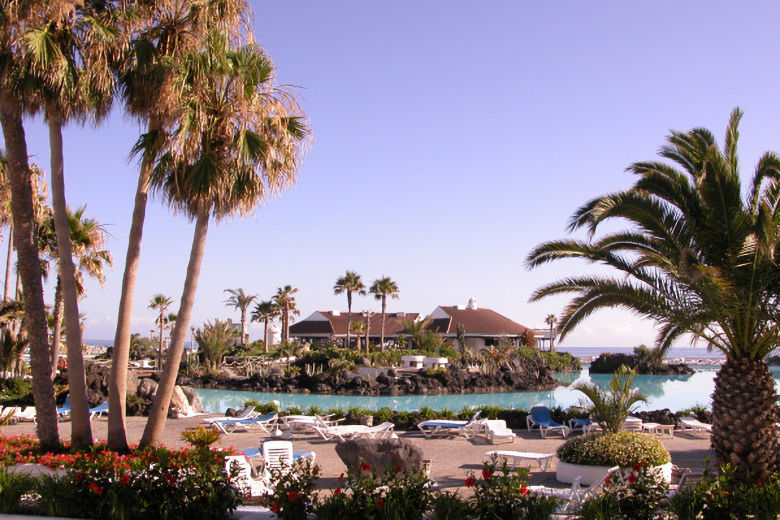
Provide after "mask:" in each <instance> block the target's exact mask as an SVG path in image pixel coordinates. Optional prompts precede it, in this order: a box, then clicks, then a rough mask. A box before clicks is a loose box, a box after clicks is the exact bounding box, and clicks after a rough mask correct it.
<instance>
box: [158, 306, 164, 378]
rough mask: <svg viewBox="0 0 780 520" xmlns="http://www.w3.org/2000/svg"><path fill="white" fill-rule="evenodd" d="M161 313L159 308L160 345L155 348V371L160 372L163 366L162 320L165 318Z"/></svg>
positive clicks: (161, 308) (162, 310)
mask: <svg viewBox="0 0 780 520" xmlns="http://www.w3.org/2000/svg"><path fill="white" fill-rule="evenodd" d="M163 312H165V309H164V308H163V307H160V344H159V346H158V347H157V371H158V372H162V366H163V327H164V325H163V323H164V322H163V319H164V318H165V317H164V316H163Z"/></svg>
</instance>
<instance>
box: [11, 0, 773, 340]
mask: <svg viewBox="0 0 780 520" xmlns="http://www.w3.org/2000/svg"><path fill="white" fill-rule="evenodd" d="M253 7H254V27H255V35H256V37H257V39H258V40H259V41H260V42H261V43H262V45H263V46H264V47H265V49H266V50H267V51H268V53H269V54H270V55H271V57H272V58H273V60H274V61H275V63H276V67H277V75H278V79H279V81H280V82H281V83H285V84H292V85H297V86H299V87H300V88H299V93H300V96H301V101H302V104H303V107H304V109H305V111H306V113H307V114H308V116H309V118H310V119H311V124H312V128H313V131H314V142H313V145H312V147H311V149H310V151H309V153H308V155H307V156H306V158H305V160H304V164H303V167H302V169H301V171H300V180H299V182H298V184H297V185H296V186H295V187H294V188H292V189H290V190H289V191H287V192H286V193H284V194H283V196H282V197H281V198H280V199H278V200H274V201H271V202H269V203H268V204H266V205H265V206H264V207H263V208H260V209H258V211H257V212H256V213H255V214H254V215H253V216H251V217H249V218H247V219H244V220H238V219H236V220H233V221H231V222H228V223H226V224H220V225H217V226H212V228H211V230H210V233H209V238H208V245H207V253H206V259H205V262H204V265H203V269H202V274H201V280H200V285H199V289H198V298H197V302H196V305H195V309H194V322H193V324H194V325H196V326H199V325H200V324H201V323H202V322H203V321H204V320H208V319H213V318H216V317H219V318H223V319H224V318H228V317H232V318H234V319H236V320H237V319H238V313H237V312H234V311H232V310H231V309H228V308H227V307H225V306H224V304H223V300H224V298H225V295H224V294H223V292H222V291H223V289H226V288H237V287H242V288H243V289H244V290H245V291H247V292H251V293H258V294H259V295H260V296H261V297H262V298H270V297H271V296H272V294H273V293H274V292H275V290H276V287H278V286H281V285H285V284H291V285H293V286H294V287H297V288H299V294H298V302H299V308H300V309H301V313H302V315H301V318H302V317H305V316H306V315H308V314H310V313H311V312H313V311H315V310H329V309H341V310H346V298H345V297H344V296H343V295H342V296H334V295H333V291H332V287H333V283H334V282H335V280H336V278H337V277H339V276H340V275H342V274H343V273H344V271H345V270H347V269H350V270H355V271H357V272H358V273H359V274H360V275H361V276H362V277H363V279H364V280H365V281H366V282H367V284H368V283H370V282H371V281H372V280H374V279H375V278H377V277H379V276H382V275H387V276H390V277H391V278H393V279H394V280H396V281H397V282H398V284H399V286H400V289H401V294H400V299H398V300H393V301H392V302H391V303H390V306H389V308H390V310H392V311H407V312H420V313H423V314H427V313H429V312H431V311H432V310H433V309H434V308H435V307H436V306H437V305H455V304H465V303H466V302H467V300H468V299H469V297H475V298H476V299H477V302H478V304H479V305H480V306H481V307H487V308H491V309H493V310H495V311H497V312H500V313H502V314H504V315H506V316H508V317H510V318H512V319H514V320H516V321H518V322H520V323H522V324H525V325H527V326H532V327H542V326H544V317H545V316H546V315H547V314H549V313H553V314H558V313H560V312H561V310H562V308H563V306H564V305H565V303H566V301H567V300H566V298H554V299H548V300H545V301H543V302H540V303H535V304H529V303H528V297H529V295H530V294H531V292H532V291H533V290H534V289H535V288H537V287H539V286H540V285H541V284H543V283H545V282H549V281H551V280H553V279H556V278H558V277H561V276H565V275H569V274H574V273H577V272H581V271H582V270H583V269H588V267H587V266H586V265H584V264H581V263H577V262H571V263H566V262H564V263H559V264H557V265H552V266H549V267H544V268H540V269H536V270H534V271H530V272H529V271H528V270H526V269H525V267H524V265H523V260H524V258H525V256H526V254H527V252H528V251H529V249H530V248H531V247H533V246H534V245H536V244H537V243H539V242H541V241H544V240H547V239H552V238H559V237H563V236H565V226H566V223H567V221H568V218H569V216H570V215H571V213H572V212H573V211H574V210H575V209H576V208H577V207H578V206H579V205H581V204H582V203H583V202H585V201H586V200H587V199H590V198H592V197H594V196H596V195H599V194H603V193H606V192H609V191H613V190H617V189H621V188H623V187H626V186H628V185H629V183H630V182H631V177H630V176H629V175H628V174H626V173H624V168H625V167H626V166H627V165H628V164H629V163H630V162H632V161H636V160H643V159H650V158H654V157H655V152H656V150H657V149H658V147H659V146H660V145H661V144H663V139H664V137H665V136H666V134H667V132H668V130H669V129H678V130H687V129H689V128H691V127H694V126H705V127H707V128H710V129H711V130H712V131H713V132H714V133H715V134H716V135H717V136H721V135H722V134H723V131H724V128H725V124H726V121H727V119H728V115H729V112H730V111H731V109H732V108H734V107H735V106H740V107H741V108H742V109H744V110H745V117H744V119H743V123H742V126H741V147H740V152H741V158H742V168H743V171H742V173H743V176H744V178H745V179H748V178H749V177H750V176H751V175H752V169H753V165H754V164H755V162H756V160H757V158H758V156H759V155H760V154H761V153H762V152H763V151H765V150H780V117H779V116H780V87H779V85H780V81H778V80H779V79H780V77H779V75H778V72H777V70H778V69H777V62H778V54H779V52H778V50H779V49H780V32H779V31H777V27H776V21H777V19H778V15H780V12H778V11H780V5H778V4H776V3H772V2H765V3H760V2H751V3H749V4H735V3H726V2H684V3H680V2H671V1H668V2H652V3H641V2H629V3H622V2H609V3H606V2H604V3H591V2H587V3H583V2H568V3H567V2H560V3H554V4H552V5H549V4H545V3H530V2H515V1H506V2H498V1H495V2H485V3H475V2H452V1H429V2H417V1H397V2H384V3H379V2H359V1H353V2H338V1H335V2H300V1H289V2H268V1H265V2H259V1H256V2H253ZM27 131H28V146H29V150H30V153H31V154H33V155H34V156H35V158H34V160H36V161H37V162H39V163H40V164H41V165H43V166H45V167H46V168H48V160H49V158H48V143H47V134H46V132H45V128H44V127H43V126H42V124H41V123H40V121H29V122H28V124H27ZM139 131H140V129H139V127H138V126H137V125H136V124H135V123H134V122H132V121H130V120H128V119H127V118H125V117H124V116H123V114H122V113H121V111H120V110H117V111H116V113H114V115H113V117H111V118H110V119H109V120H107V121H106V122H104V123H103V124H102V125H101V126H100V127H99V128H97V129H95V128H91V127H87V128H79V127H69V128H68V129H67V132H66V134H65V146H66V150H65V160H66V178H67V196H68V201H69V204H70V205H71V206H72V207H75V206H79V205H81V204H87V216H90V217H93V218H96V219H98V220H100V221H102V222H104V223H105V224H107V225H108V229H109V230H110V232H111V235H112V236H111V239H110V241H109V244H108V245H109V248H110V249H111V251H112V252H113V254H114V256H115V259H116V266H115V267H114V269H113V270H111V271H110V272H109V273H108V279H107V282H106V286H105V289H104V290H102V291H101V290H100V288H99V287H98V286H97V284H95V283H90V284H89V285H88V295H87V297H86V299H84V300H83V301H82V302H81V310H82V312H84V313H86V316H87V320H86V329H85V337H86V338H113V335H114V326H115V319H116V318H115V316H116V311H117V306H118V298H119V293H120V286H121V277H122V270H123V262H124V256H125V248H126V245H127V233H128V228H129V222H130V213H131V208H132V201H133V194H134V191H135V184H136V179H137V164H136V163H135V162H134V161H131V160H129V159H128V151H129V150H130V148H131V146H132V144H133V142H134V141H135V139H136V138H137V136H138V134H139ZM192 228H193V226H192V224H191V223H189V222H187V220H186V219H185V218H183V217H182V216H173V215H172V214H171V213H170V212H169V211H168V209H167V208H166V207H165V206H164V205H163V204H161V203H160V201H159V200H153V201H151V202H150V204H149V207H148V212H147V220H146V227H145V231H144V242H143V248H142V261H141V268H140V272H139V278H138V279H139V282H138V287H137V290H136V302H135V312H134V315H135V319H134V326H133V328H134V330H135V331H137V332H142V333H144V334H148V331H149V329H150V328H151V327H152V323H153V319H154V317H153V314H152V311H150V310H148V309H147V304H148V302H149V300H150V299H151V298H152V296H153V295H154V294H156V293H164V294H166V295H168V296H172V297H174V298H175V299H176V302H177V304H178V299H179V297H180V295H181V290H182V283H183V279H184V271H185V267H186V262H187V258H188V254H189V248H190V241H191V236H192ZM4 239H5V238H4ZM51 299H52V294H51V291H49V293H48V294H47V300H48V301H50V300H51ZM353 309H354V310H366V309H371V310H378V309H379V306H378V303H377V302H375V301H374V300H373V299H369V298H368V297H365V298H362V297H357V298H356V300H355V303H354V306H353ZM251 333H252V338H253V339H254V338H257V337H260V336H261V335H262V327H261V326H260V325H258V324H253V326H252V329H251ZM653 338H654V329H653V326H652V324H650V323H647V322H641V321H639V320H637V319H636V318H634V317H633V316H632V315H630V314H628V313H627V312H623V311H609V312H602V313H599V314H597V315H595V316H593V317H592V318H590V319H589V320H588V321H586V322H585V323H584V324H583V325H582V326H581V327H580V328H579V329H578V330H576V331H575V332H573V333H572V334H571V335H570V336H569V337H568V338H567V339H566V340H565V341H564V343H563V345H566V346H635V345H637V344H639V343H646V344H651V343H652V341H653Z"/></svg>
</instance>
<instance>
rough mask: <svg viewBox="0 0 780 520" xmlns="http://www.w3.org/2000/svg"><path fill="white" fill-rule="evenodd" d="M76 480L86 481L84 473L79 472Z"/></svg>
mask: <svg viewBox="0 0 780 520" xmlns="http://www.w3.org/2000/svg"><path fill="white" fill-rule="evenodd" d="M74 478H75V479H76V480H84V473H82V472H81V471H77V472H76V475H74Z"/></svg>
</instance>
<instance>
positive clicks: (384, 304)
mask: <svg viewBox="0 0 780 520" xmlns="http://www.w3.org/2000/svg"><path fill="white" fill-rule="evenodd" d="M386 315H387V296H385V295H384V294H383V295H382V330H381V332H380V334H379V335H380V340H379V341H380V345H382V352H384V351H385V316H386Z"/></svg>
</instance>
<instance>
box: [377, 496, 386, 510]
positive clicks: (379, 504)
mask: <svg viewBox="0 0 780 520" xmlns="http://www.w3.org/2000/svg"><path fill="white" fill-rule="evenodd" d="M383 507H385V499H384V498H380V499H378V500H377V501H376V508H377V509H382V508H383Z"/></svg>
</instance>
